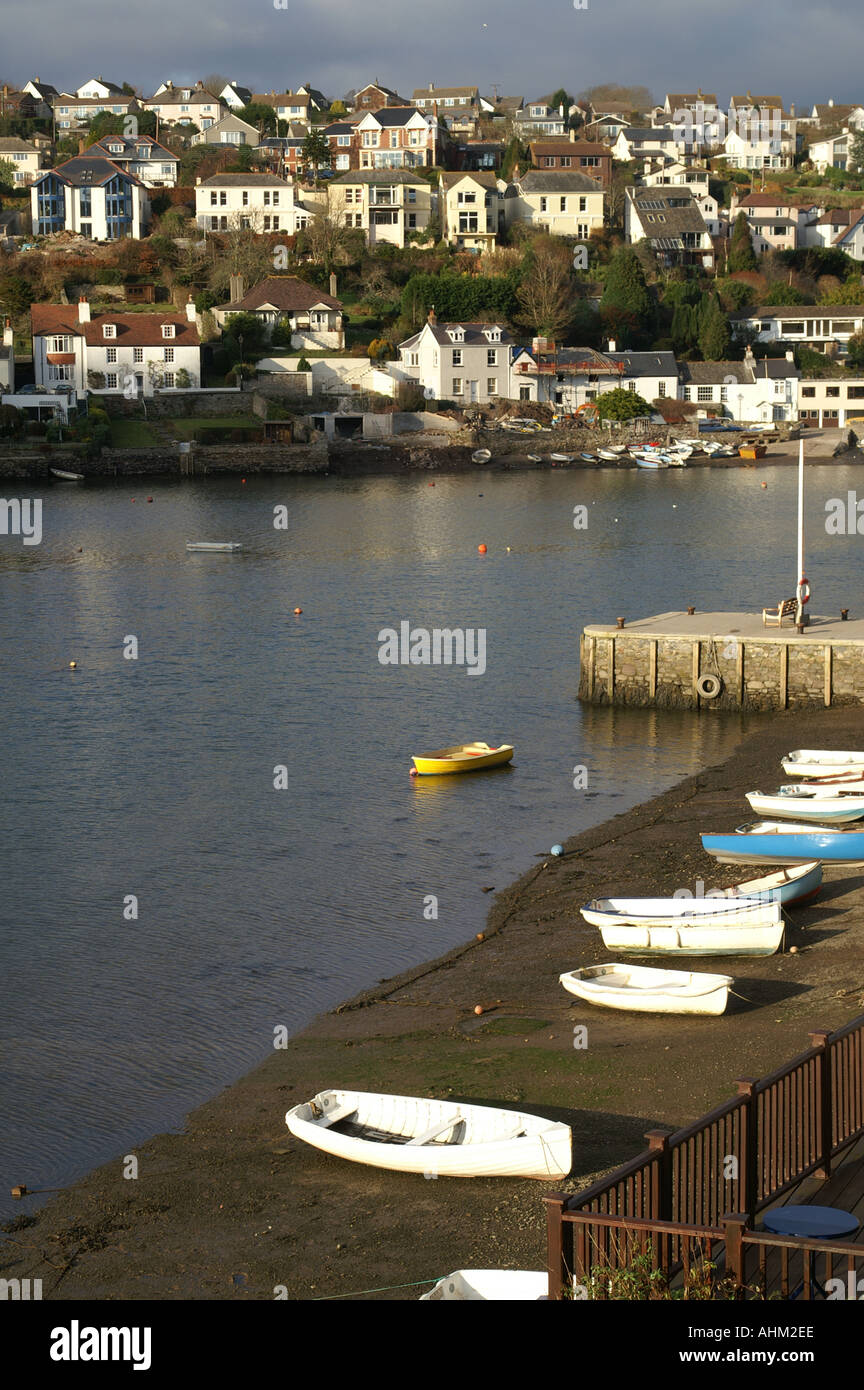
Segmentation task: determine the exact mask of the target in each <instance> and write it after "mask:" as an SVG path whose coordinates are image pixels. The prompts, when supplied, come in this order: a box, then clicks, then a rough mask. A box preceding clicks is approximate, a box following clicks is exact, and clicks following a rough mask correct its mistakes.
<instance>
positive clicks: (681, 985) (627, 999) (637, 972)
mask: <svg viewBox="0 0 864 1390" xmlns="http://www.w3.org/2000/svg"><path fill="white" fill-rule="evenodd" d="M558 978H559V979H560V981H561V984H562V985H563V986H564V988H565V989H566V990H569V992H570V993H571V994H575V995H576V996H577V998H579V999H584V1000H585V1001H586V1002H587V1003H589V1004H597V1005H599V1007H600V1008H601V1009H628V1010H630V1011H632V1012H635V1013H643V1014H645V1013H647V1014H713V1015H715V1016H716V1015H718V1014H722V1013H723V1011H724V1010H725V1008H726V1003H727V999H728V995H729V989H730V986H731V985H732V976H731V975H705V974H697V973H696V972H695V971H692V970H654V969H652V968H651V967H650V966H645V965H619V964H617V963H616V964H611V965H589V966H587V967H586V968H585V969H584V970H571V971H569V972H568V973H567V974H565V975H560V976H559V977H558Z"/></svg>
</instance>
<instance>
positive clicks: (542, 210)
mask: <svg viewBox="0 0 864 1390" xmlns="http://www.w3.org/2000/svg"><path fill="white" fill-rule="evenodd" d="M605 196H606V195H605V193H604V191H603V188H602V186H601V185H600V184H599V183H598V182H597V180H596V179H592V178H589V177H588V175H587V174H578V173H572V172H570V171H569V170H567V169H554V170H553V169H542V170H533V169H532V170H529V172H528V173H527V174H521V175H519V176H518V178H516V179H514V181H513V183H511V185H510V186H509V188H508V189H507V191H506V193H505V194H504V212H505V217H506V219H507V226H508V228H510V227H512V226H514V224H516V223H521V224H522V225H523V226H528V227H533V228H535V229H542V230H544V231H547V232H551V233H552V235H553V236H562V237H570V238H575V239H576V240H577V241H586V240H587V239H588V237H589V236H590V235H591V233H592V232H594V231H598V230H599V229H600V228H602V226H603V204H604V201H605Z"/></svg>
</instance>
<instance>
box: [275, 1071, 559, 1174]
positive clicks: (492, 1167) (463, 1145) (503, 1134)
mask: <svg viewBox="0 0 864 1390" xmlns="http://www.w3.org/2000/svg"><path fill="white" fill-rule="evenodd" d="M285 1123H286V1125H287V1126H288V1128H289V1129H290V1131H291V1133H292V1134H294V1135H296V1136H297V1138H298V1139H303V1140H305V1142H306V1143H307V1144H312V1145H313V1146H314V1147H315V1148H317V1149H323V1150H324V1152H325V1153H331V1154H334V1155H335V1156H336V1157H338V1158H345V1159H348V1160H349V1161H350V1162H352V1163H369V1164H371V1165H372V1166H373V1167H376V1168H388V1169H391V1170H393V1171H394V1172H399V1173H435V1175H436V1176H440V1177H442V1178H445V1177H448V1178H496V1177H497V1178H539V1179H541V1180H543V1179H548V1178H563V1177H566V1175H567V1174H568V1173H569V1171H570V1168H571V1166H572V1152H571V1148H572V1136H571V1132H570V1128H569V1126H568V1125H564V1124H561V1123H560V1122H559V1121H555V1120H547V1119H545V1118H544V1117H543V1116H542V1115H530V1114H527V1113H525V1112H523V1111H517V1110H498V1109H496V1108H495V1107H494V1106H491V1105H463V1104H462V1103H461V1102H457V1101H449V1100H428V1099H425V1098H424V1097H420V1096H390V1095H381V1094H377V1093H373V1092H368V1091H340V1090H332V1091H320V1092H319V1093H318V1095H317V1096H314V1097H313V1099H312V1100H309V1101H306V1102H305V1103H304V1104H302V1105H295V1106H294V1107H293V1109H291V1110H289V1111H288V1113H287V1114H286V1116H285Z"/></svg>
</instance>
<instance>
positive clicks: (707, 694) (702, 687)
mask: <svg viewBox="0 0 864 1390" xmlns="http://www.w3.org/2000/svg"><path fill="white" fill-rule="evenodd" d="M722 689H723V682H722V681H721V679H720V677H719V676H700V677H699V679H698V681H697V682H696V693H697V695H699V696H701V698H702V699H703V700H716V699H717V696H718V695H719V694H720V691H721V690H722Z"/></svg>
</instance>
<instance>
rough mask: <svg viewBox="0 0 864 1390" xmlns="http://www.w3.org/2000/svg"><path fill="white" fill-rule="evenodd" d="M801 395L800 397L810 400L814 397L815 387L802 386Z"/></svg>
mask: <svg viewBox="0 0 864 1390" xmlns="http://www.w3.org/2000/svg"><path fill="white" fill-rule="evenodd" d="M801 395H802V396H807V397H809V398H811V399H812V397H813V396H815V395H816V387H815V386H802V387H801Z"/></svg>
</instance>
